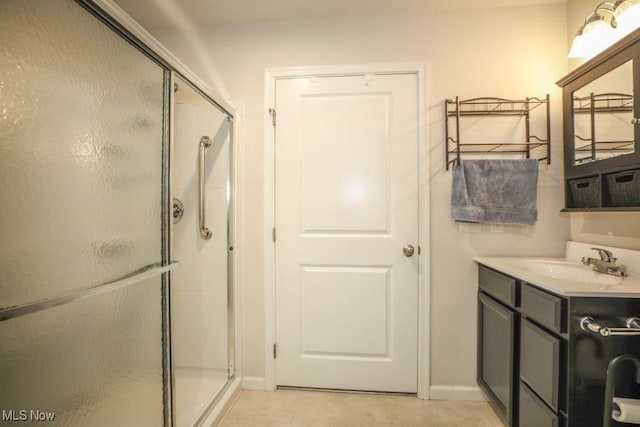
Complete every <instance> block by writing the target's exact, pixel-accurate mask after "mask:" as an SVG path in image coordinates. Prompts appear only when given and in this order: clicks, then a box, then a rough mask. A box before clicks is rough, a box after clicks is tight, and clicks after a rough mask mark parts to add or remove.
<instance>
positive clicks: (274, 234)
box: [271, 227, 276, 243]
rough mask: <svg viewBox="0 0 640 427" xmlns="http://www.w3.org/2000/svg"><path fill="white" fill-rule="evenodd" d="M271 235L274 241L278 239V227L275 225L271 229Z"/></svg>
mask: <svg viewBox="0 0 640 427" xmlns="http://www.w3.org/2000/svg"><path fill="white" fill-rule="evenodd" d="M271 237H272V238H273V241H274V243H275V241H276V228H275V227H273V229H272V230H271Z"/></svg>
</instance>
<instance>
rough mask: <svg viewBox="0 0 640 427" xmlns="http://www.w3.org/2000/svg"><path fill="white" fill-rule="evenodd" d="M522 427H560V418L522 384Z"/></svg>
mask: <svg viewBox="0 0 640 427" xmlns="http://www.w3.org/2000/svg"><path fill="white" fill-rule="evenodd" d="M518 425H519V426H520V427H559V426H560V421H559V419H558V416H557V415H556V414H554V413H553V411H551V410H550V409H549V408H547V406H546V405H545V404H544V403H543V402H542V401H541V400H540V399H538V397H537V396H536V395H535V394H534V393H533V392H532V391H531V390H529V387H527V386H526V385H525V384H523V383H520V410H519V414H518Z"/></svg>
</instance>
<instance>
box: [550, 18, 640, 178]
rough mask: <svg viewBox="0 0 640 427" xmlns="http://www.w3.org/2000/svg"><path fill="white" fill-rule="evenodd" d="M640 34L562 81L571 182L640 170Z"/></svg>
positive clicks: (566, 163) (567, 170)
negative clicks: (575, 178) (639, 96)
mask: <svg viewBox="0 0 640 427" xmlns="http://www.w3.org/2000/svg"><path fill="white" fill-rule="evenodd" d="M638 41H640V30H636V31H634V32H633V33H631V34H629V35H628V36H627V37H625V38H623V39H622V40H620V41H619V42H617V43H616V44H614V45H613V46H611V47H610V48H608V49H606V50H605V51H603V52H602V53H600V54H599V55H597V56H595V57H594V58H592V59H590V60H589V61H587V62H585V63H584V64H582V65H581V66H580V67H578V68H576V69H575V70H573V71H572V72H571V73H569V74H568V75H566V76H565V77H563V78H562V79H561V80H559V81H558V82H557V84H558V85H559V86H561V87H562V104H563V118H564V174H565V178H573V177H587V176H595V175H598V174H602V173H608V172H616V171H620V170H625V169H632V168H640V145H639V144H640V124H638V119H637V118H639V117H640V108H639V107H640V106H639V105H638V103H637V102H636V99H637V98H638V93H640V43H638Z"/></svg>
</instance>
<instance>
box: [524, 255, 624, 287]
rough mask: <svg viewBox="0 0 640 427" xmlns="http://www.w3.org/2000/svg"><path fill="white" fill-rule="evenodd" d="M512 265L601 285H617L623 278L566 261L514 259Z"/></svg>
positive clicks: (532, 271) (530, 271)
mask: <svg viewBox="0 0 640 427" xmlns="http://www.w3.org/2000/svg"><path fill="white" fill-rule="evenodd" d="M512 265H513V267H516V268H519V269H521V270H525V271H527V272H529V273H534V274H538V275H541V276H545V277H549V278H552V279H561V280H573V281H577V282H586V283H596V284H601V285H617V284H619V283H621V282H622V280H623V279H622V278H621V277H617V276H611V275H609V274H603V273H598V272H596V271H593V270H591V267H589V266H586V265H582V264H576V263H572V262H567V261H549V260H544V261H542V260H541V261H537V260H536V261H534V260H519V261H514V262H513V263H512Z"/></svg>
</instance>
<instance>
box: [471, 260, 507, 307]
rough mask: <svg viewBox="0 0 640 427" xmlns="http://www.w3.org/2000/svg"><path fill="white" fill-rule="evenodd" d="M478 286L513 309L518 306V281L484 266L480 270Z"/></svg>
mask: <svg viewBox="0 0 640 427" xmlns="http://www.w3.org/2000/svg"><path fill="white" fill-rule="evenodd" d="M478 286H479V287H480V289H482V290H483V291H485V292H487V293H488V294H491V295H492V296H494V297H495V298H496V299H498V300H500V301H502V302H504V303H505V304H508V305H510V306H512V307H515V305H516V280H515V279H512V278H511V277H509V276H505V275H504V274H500V273H498V272H497V271H493V270H491V269H489V268H487V267H485V266H483V265H480V266H479V269H478Z"/></svg>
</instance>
